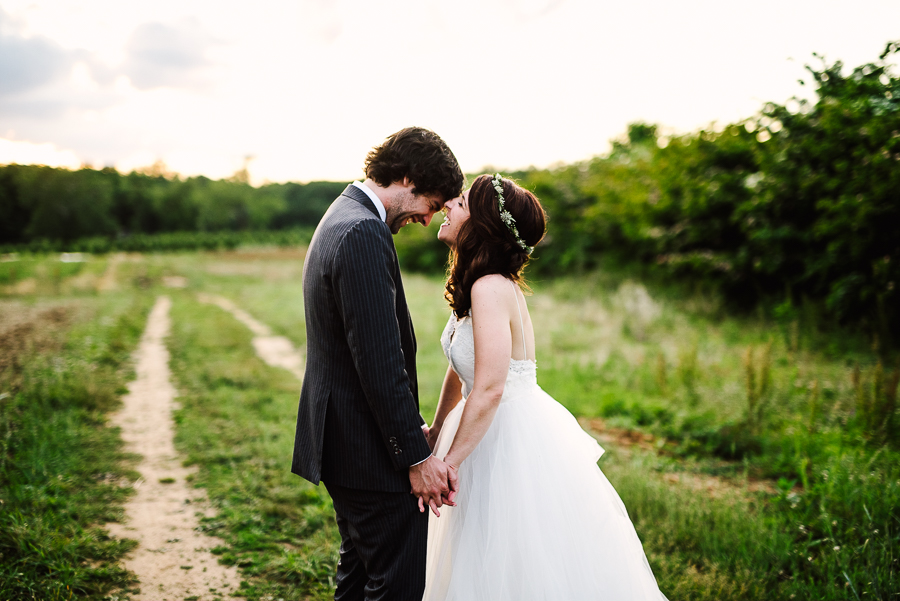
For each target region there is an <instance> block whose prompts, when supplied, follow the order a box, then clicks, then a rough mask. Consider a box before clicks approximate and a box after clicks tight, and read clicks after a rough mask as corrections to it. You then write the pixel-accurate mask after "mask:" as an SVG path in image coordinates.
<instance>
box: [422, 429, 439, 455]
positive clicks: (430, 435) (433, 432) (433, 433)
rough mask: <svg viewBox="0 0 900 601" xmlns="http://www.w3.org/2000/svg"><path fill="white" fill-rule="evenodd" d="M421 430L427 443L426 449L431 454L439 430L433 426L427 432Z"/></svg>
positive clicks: (435, 444)
mask: <svg viewBox="0 0 900 601" xmlns="http://www.w3.org/2000/svg"><path fill="white" fill-rule="evenodd" d="M423 430H424V431H425V440H427V441H428V447H429V448H430V449H431V452H432V453H433V452H434V449H435V447H436V446H437V439H438V436H439V435H440V433H441V429H440V428H435V427H434V426H432V427H431V428H428V429H427V430H426V429H425V428H423Z"/></svg>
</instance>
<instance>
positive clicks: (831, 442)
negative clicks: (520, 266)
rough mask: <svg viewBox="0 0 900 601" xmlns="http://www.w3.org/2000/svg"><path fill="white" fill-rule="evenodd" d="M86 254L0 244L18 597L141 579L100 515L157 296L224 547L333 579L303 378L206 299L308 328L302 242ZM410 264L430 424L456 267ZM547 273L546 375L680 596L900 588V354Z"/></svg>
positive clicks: (540, 326) (887, 592)
mask: <svg viewBox="0 0 900 601" xmlns="http://www.w3.org/2000/svg"><path fill="white" fill-rule="evenodd" d="M87 258H88V259H89V260H87V261H86V262H69V263H61V262H60V261H59V255H53V256H38V257H19V258H18V260H17V261H7V262H3V263H0V295H2V296H0V338H2V340H3V344H0V347H2V351H0V353H2V354H0V444H2V445H3V453H2V454H0V462H2V463H0V502H2V505H0V508H2V509H0V554H2V556H0V565H2V566H3V567H2V568H0V598H4V599H5V598H32V597H33V598H36V599H67V598H86V599H103V598H112V597H114V596H115V597H118V598H119V599H124V598H127V596H128V591H129V590H133V587H134V586H135V582H134V577H133V575H131V574H129V573H127V572H125V571H124V570H122V569H121V567H119V564H118V563H117V562H118V560H119V559H120V558H121V556H122V555H123V554H124V553H125V552H127V551H128V549H129V543H128V542H127V541H121V540H114V539H110V538H109V537H108V536H106V535H105V533H104V530H103V528H102V525H103V523H105V522H107V521H115V520H118V519H121V515H122V512H121V507H122V504H123V503H124V501H125V500H126V499H127V496H128V495H129V492H130V490H131V488H130V487H129V485H128V482H129V481H133V480H134V474H133V473H132V472H131V471H130V470H132V469H133V465H134V464H133V461H134V458H132V457H128V456H127V455H125V454H123V453H122V452H121V444H120V442H119V441H118V438H117V436H118V434H117V432H116V431H115V430H113V429H111V428H109V427H108V425H107V424H106V422H105V418H104V416H105V415H107V414H108V413H109V411H111V410H112V409H113V408H115V406H116V404H117V402H118V401H117V395H119V394H121V392H122V387H123V385H124V383H125V382H127V381H128V380H129V378H130V377H131V373H130V365H131V364H130V362H129V361H128V356H129V353H130V352H131V351H132V350H133V348H134V347H135V345H136V343H137V339H138V337H139V336H140V332H141V329H142V327H143V324H144V322H145V319H146V315H147V311H148V310H149V307H150V305H151V304H152V302H153V300H154V299H155V297H156V296H158V295H159V294H167V295H169V296H170V297H171V298H172V301H173V308H172V322H173V328H172V334H171V336H170V337H169V340H168V344H169V348H170V351H171V366H172V370H173V376H174V379H175V385H176V388H177V389H178V391H179V394H180V396H179V402H180V404H181V409H179V410H178V411H177V413H176V415H175V421H176V428H177V440H176V442H177V445H178V447H179V450H180V452H181V453H183V456H184V460H185V462H187V463H189V464H192V465H196V466H197V468H198V471H197V473H196V476H195V478H194V481H193V484H194V485H196V486H200V487H204V488H205V489H206V491H207V494H208V495H209V497H210V499H211V501H212V502H213V504H214V506H215V507H216V508H217V510H218V515H217V516H216V517H214V518H207V519H205V520H204V522H203V524H202V528H203V529H204V530H206V531H208V532H210V533H214V534H216V535H217V536H219V537H221V538H222V539H223V540H224V541H226V544H225V545H223V546H222V547H219V548H217V549H215V550H214V551H215V553H217V554H218V555H219V559H220V561H222V562H225V563H229V564H233V565H237V566H239V567H240V569H241V573H242V577H243V579H244V583H243V584H242V586H241V589H240V591H239V594H241V595H242V596H244V597H246V598H248V599H306V598H310V599H326V598H329V597H330V594H331V591H332V586H333V583H332V581H331V578H332V575H333V573H334V564H335V562H336V545H337V532H336V527H335V525H334V520H333V513H332V509H331V504H330V500H329V498H328V496H327V494H326V493H325V491H324V489H323V488H322V487H319V488H316V487H313V486H311V485H309V484H307V483H305V482H304V481H302V480H300V479H299V478H297V477H295V476H292V475H291V474H290V473H289V464H290V456H291V448H292V441H293V428H294V416H295V413H296V402H297V396H298V393H299V383H298V382H297V380H296V379H295V378H294V377H293V376H292V375H291V374H289V373H288V372H286V371H283V370H280V369H277V368H272V367H269V366H267V365H265V364H264V363H263V362H262V361H261V360H260V359H258V358H257V357H256V355H255V354H254V352H253V347H252V345H251V343H250V339H251V333H250V331H249V330H248V329H247V328H246V327H245V326H243V325H242V324H240V323H239V322H238V321H237V320H235V319H234V318H233V317H232V316H231V315H230V314H228V313H227V312H225V311H223V310H222V309H220V308H218V307H216V306H213V305H209V304H203V303H201V302H199V301H198V299H197V295H198V293H207V294H217V295H221V296H224V297H226V298H228V299H230V300H232V301H233V302H234V303H235V304H237V305H238V306H240V307H242V308H243V309H244V310H246V311H247V312H249V313H250V314H251V315H253V316H254V317H255V318H257V319H258V320H260V321H262V322H265V323H266V324H268V325H269V326H270V327H271V328H272V330H273V331H274V333H276V334H279V335H283V336H286V337H288V338H289V339H290V340H291V341H293V342H294V344H295V345H296V346H297V347H299V348H300V349H302V348H303V345H304V343H305V334H304V321H303V304H302V290H301V281H300V280H301V269H302V260H303V252H302V250H285V249H282V250H271V249H265V248H258V249H242V250H238V251H235V252H222V253H191V254H169V255H128V256H120V255H116V256H99V257H87ZM68 260H71V258H69V259H68ZM404 284H405V287H406V291H407V296H408V300H409V302H410V308H411V311H412V313H413V319H414V323H415V327H416V334H417V338H418V342H419V355H418V366H419V380H420V392H421V399H422V412H423V415H425V417H426V419H429V418H430V417H431V416H432V415H433V412H434V409H435V405H436V400H437V395H438V390H439V387H440V382H441V379H442V376H443V373H444V371H445V370H446V362H445V360H444V358H443V356H442V354H441V351H440V347H439V344H438V338H439V336H440V332H441V330H442V329H443V326H444V324H445V323H446V320H447V316H448V310H447V308H446V304H445V302H444V301H443V299H442V296H441V295H442V282H441V280H440V278H436V277H430V276H422V275H417V274H406V275H405V280H404ZM172 286H176V287H172ZM532 287H533V289H534V294H533V296H531V297H530V298H529V307H530V310H531V312H532V317H533V320H534V323H535V328H536V337H537V349H538V350H537V352H538V357H537V359H538V366H539V370H538V380H539V383H540V384H541V385H542V386H543V387H544V389H545V390H547V391H548V392H549V393H550V394H551V395H553V396H554V397H555V398H557V399H558V400H559V401H560V402H561V403H563V404H564V405H566V406H567V407H568V408H569V409H570V410H571V411H572V412H573V413H574V414H575V415H576V416H578V417H579V418H580V419H581V421H582V423H583V425H584V426H585V427H586V428H588V429H590V430H592V431H593V432H594V433H595V434H596V435H597V436H598V437H599V438H600V440H601V444H603V446H604V447H605V448H606V449H607V453H606V454H605V455H604V457H603V459H602V461H601V467H602V468H603V470H604V472H605V473H606V474H607V475H608V476H609V478H610V480H611V481H612V483H613V484H614V486H615V487H616V489H617V490H618V491H619V493H620V495H621V496H622V498H623V500H624V502H625V504H626V507H627V508H628V510H629V514H630V516H631V517H632V519H633V521H634V523H635V526H636V528H637V531H638V534H639V535H640V536H641V538H642V540H643V541H644V545H645V549H646V551H647V554H648V558H649V560H650V563H651V566H652V567H653V570H654V573H655V574H656V576H657V579H658V580H659V583H660V587H661V589H662V590H663V592H665V593H666V595H667V596H668V597H669V598H670V599H673V600H675V599H763V598H778V599H790V598H796V599H895V598H897V597H898V593H900V582H898V578H897V572H898V568H900V566H898V560H900V557H898V551H900V461H898V459H900V454H898V452H897V447H896V445H895V441H896V431H897V428H898V426H900V424H898V423H897V421H896V419H897V415H896V413H897V411H896V387H897V371H896V366H895V364H893V363H890V362H884V363H880V362H879V360H878V355H877V354H876V353H875V352H873V350H872V348H871V343H870V341H867V340H864V339H863V338H862V337H857V336H853V335H848V334H847V333H846V332H833V333H822V332H818V331H817V330H815V329H814V328H812V327H810V326H808V325H807V324H806V322H805V320H804V315H803V314H802V312H801V313H798V314H794V313H792V312H790V311H781V312H779V314H778V316H779V317H778V319H775V318H771V319H766V318H764V317H754V318H749V317H735V316H730V315H728V314H727V313H725V312H724V311H723V310H722V308H721V307H720V306H719V304H718V303H717V302H716V300H715V298H710V297H705V296H703V295H701V294H699V293H686V292H684V291H679V290H673V289H671V288H667V287H664V286H662V285H650V284H646V286H645V285H642V284H641V283H640V282H637V281H635V280H633V279H629V278H628V277H627V274H625V273H622V272H619V271H616V270H609V271H604V272H598V273H594V274H587V275H585V276H582V277H577V278H576V277H567V278H561V279H557V280H552V281H534V282H532ZM549 484H550V485H552V483H549Z"/></svg>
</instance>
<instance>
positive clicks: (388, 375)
mask: <svg viewBox="0 0 900 601" xmlns="http://www.w3.org/2000/svg"><path fill="white" fill-rule="evenodd" d="M303 300H304V303H305V311H306V349H307V358H306V375H305V376H304V379H303V388H302V392H301V393H300V407H299V409H298V411H297V431H296V435H295V438H294V458H293V464H292V467H291V471H292V472H294V473H295V474H297V475H299V476H302V477H303V478H306V479H307V480H309V481H310V482H313V483H314V484H318V483H319V481H320V480H324V481H325V482H326V483H328V484H337V485H339V486H345V487H348V488H356V489H365V490H381V491H390V492H409V489H410V483H409V475H408V470H407V469H406V468H408V467H409V466H410V465H413V464H415V463H418V462H419V461H422V460H423V459H425V458H427V457H428V455H429V454H430V452H431V451H430V449H429V448H428V443H427V442H426V441H425V436H424V435H423V433H422V429H421V425H422V423H423V422H422V418H421V416H420V415H419V397H418V385H417V381H416V339H415V333H414V332H413V326H412V320H411V319H410V316H409V310H408V308H407V305H406V297H405V296H404V294H403V283H402V281H401V280H400V266H399V264H398V262H397V252H396V250H395V249H394V242H393V238H392V237H391V232H390V230H389V229H388V226H387V225H386V224H385V223H384V222H383V221H381V219H380V217H379V216H378V213H377V210H376V209H375V206H374V205H373V204H372V201H371V200H369V198H368V197H367V196H366V194H365V193H364V192H363V191H362V190H359V189H358V188H356V187H355V186H348V187H347V189H346V190H344V192H343V193H342V194H341V196H339V197H338V198H337V200H335V201H334V203H332V205H331V207H330V208H329V209H328V211H327V212H326V213H325V216H324V217H322V221H321V222H319V226H318V227H317V228H316V232H315V234H314V235H313V238H312V241H311V242H310V245H309V250H308V252H307V254H306V260H305V262H304V265H303Z"/></svg>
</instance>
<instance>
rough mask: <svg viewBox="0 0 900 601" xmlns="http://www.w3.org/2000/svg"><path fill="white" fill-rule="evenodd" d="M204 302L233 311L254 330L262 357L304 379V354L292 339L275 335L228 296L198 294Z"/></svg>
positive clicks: (268, 362) (243, 322)
mask: <svg viewBox="0 0 900 601" xmlns="http://www.w3.org/2000/svg"><path fill="white" fill-rule="evenodd" d="M197 299H198V300H199V301H200V302H202V303H208V304H211V305H216V306H217V307H220V308H221V309H224V310H225V311H228V312H229V313H231V314H232V315H233V316H234V317H235V319H237V320H238V321H240V322H241V323H242V324H244V325H245V326H247V327H248V328H249V329H250V331H251V332H253V334H254V336H253V349H254V350H255V351H256V354H257V355H258V356H259V358H260V359H262V360H263V361H265V362H266V363H267V364H269V365H271V366H272V367H280V368H282V369H286V370H288V371H289V372H291V373H292V374H294V375H295V376H296V377H297V379H298V380H302V379H303V370H304V360H303V355H301V354H300V352H299V351H298V350H297V349H295V348H294V345H293V344H292V343H291V341H290V340H288V339H287V338H285V337H284V336H275V335H273V334H272V330H271V329H270V328H269V326H267V325H266V324H264V323H262V322H260V321H258V320H256V319H255V318H254V317H253V316H252V315H250V314H249V313H247V312H246V311H244V310H243V309H241V308H240V307H238V306H237V305H235V304H234V303H233V302H231V301H230V300H228V299H227V298H224V297H221V296H214V295H211V294H203V293H201V294H198V295H197Z"/></svg>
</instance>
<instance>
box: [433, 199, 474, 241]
mask: <svg viewBox="0 0 900 601" xmlns="http://www.w3.org/2000/svg"><path fill="white" fill-rule="evenodd" d="M468 218H469V191H468V190H466V191H465V192H463V193H462V196H458V197H456V198H451V199H450V200H448V201H447V202H445V203H444V223H442V224H441V229H440V231H438V236H437V237H438V240H440V241H441V242H443V243H444V244H446V245H447V246H449V247H450V248H456V237H457V236H458V235H459V228H460V227H462V224H463V223H465V222H466V220H467V219H468Z"/></svg>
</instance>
